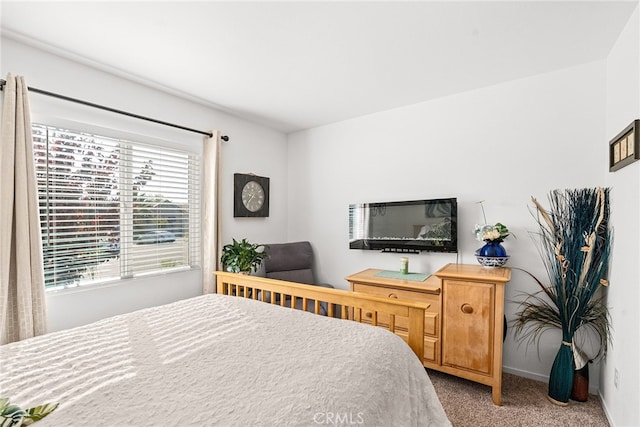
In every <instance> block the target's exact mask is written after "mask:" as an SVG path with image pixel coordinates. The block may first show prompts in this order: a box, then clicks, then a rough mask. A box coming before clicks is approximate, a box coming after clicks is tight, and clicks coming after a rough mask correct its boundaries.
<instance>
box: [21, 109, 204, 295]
mask: <svg viewBox="0 0 640 427" xmlns="http://www.w3.org/2000/svg"><path fill="white" fill-rule="evenodd" d="M32 126H45V127H53V128H58V129H65V130H69V131H71V132H74V133H82V134H88V135H92V136H95V137H98V138H100V137H103V138H108V139H115V140H120V142H125V141H126V142H128V143H131V144H132V145H134V146H144V147H147V148H151V149H159V150H163V149H166V150H170V151H173V152H179V153H180V154H183V155H185V156H188V158H189V159H195V161H196V166H195V168H196V170H195V172H194V173H195V174H192V173H190V174H188V176H190V179H192V180H194V182H195V183H196V184H195V190H194V185H189V186H188V188H187V192H186V195H187V198H188V206H189V213H188V215H187V218H188V233H189V236H196V238H195V240H196V241H197V243H195V244H193V245H191V244H190V243H187V244H186V245H187V259H186V261H187V262H186V264H185V265H181V266H177V267H175V266H174V267H169V268H161V269H155V270H152V271H138V272H133V273H132V272H131V271H130V270H128V269H127V265H126V264H127V263H129V262H130V261H131V260H130V259H129V258H127V257H128V255H127V254H126V253H122V252H121V253H120V255H119V256H118V257H117V259H118V260H119V261H118V262H119V274H118V276H117V277H115V276H114V277H109V278H103V279H97V280H82V281H80V282H75V283H67V284H53V285H48V286H46V285H45V290H46V291H47V292H51V291H62V290H73V289H87V288H95V287H99V286H104V285H111V286H112V285H114V284H120V283H122V284H124V283H126V282H128V281H135V280H136V279H143V278H149V277H153V276H163V275H167V274H176V273H182V272H185V271H199V270H201V268H202V254H203V251H202V247H201V239H202V227H201V221H198V220H199V219H201V214H202V200H201V192H200V189H201V181H202V146H201V144H194V143H193V142H192V141H189V138H186V137H185V135H184V132H175V131H174V130H171V129H168V132H166V133H167V134H168V136H169V137H171V138H172V140H167V139H162V138H158V137H156V136H150V135H146V134H142V133H136V132H129V131H122V130H117V129H111V128H107V127H104V126H100V125H96V124H90V123H84V122H81V121H75V120H68V119H62V118H60V117H53V116H46V115H37V114H36V115H34V119H33V120H32ZM156 133H157V130H156ZM191 140H193V138H191ZM189 164H190V163H189ZM188 167H189V168H191V166H188ZM129 190H131V187H129ZM194 198H195V200H194ZM123 202H126V201H122V200H121V201H120V203H121V205H122V203H123ZM194 208H195V209H194ZM128 209H129V210H132V209H133V207H132V206H129V207H128ZM122 212H123V208H122V206H121V207H120V216H119V221H118V223H119V227H120V231H121V232H122V231H123V230H124V229H123V218H122ZM130 214H131V215H132V213H131V212H130ZM125 221H126V219H125ZM130 226H131V227H133V221H132V220H131V222H130ZM129 231H131V232H132V230H129ZM120 237H121V238H122V235H121V236H120ZM43 243H44V241H43ZM192 251H194V252H195V253H194V252H192ZM43 252H44V247H43ZM123 264H124V265H123Z"/></svg>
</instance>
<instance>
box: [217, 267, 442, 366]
mask: <svg viewBox="0 0 640 427" xmlns="http://www.w3.org/2000/svg"><path fill="white" fill-rule="evenodd" d="M215 275H216V283H217V293H219V294H223V295H232V296H236V297H240V298H249V299H254V300H257V301H262V302H265V303H271V304H274V305H280V306H283V307H286V306H287V305H288V306H291V307H295V306H296V303H297V302H298V301H299V300H300V301H302V308H303V309H304V310H306V311H309V310H308V309H309V303H310V302H311V303H312V304H313V307H312V312H314V313H315V314H320V303H322V302H324V303H327V307H328V315H329V316H330V317H337V318H340V319H345V320H352V321H356V322H360V323H369V324H372V325H374V326H380V327H384V328H385V329H388V330H390V331H391V332H395V328H396V325H395V323H396V322H395V319H396V317H398V316H399V317H405V318H407V319H408V325H407V329H408V330H407V338H406V341H407V344H409V346H410V347H411V349H412V350H413V352H414V353H415V354H416V356H417V357H418V359H419V360H420V361H421V362H422V359H423V353H424V312H425V310H426V309H427V308H429V304H427V303H424V302H416V301H407V300H401V299H389V298H382V297H377V296H374V295H368V294H363V293H358V292H350V291H345V290H340V289H332V288H325V287H321V286H313V285H304V284H301V283H293V282H287V281H284V280H276V279H268V278H265V277H258V276H249V275H246V274H238V273H227V272H224V271H216V272H215ZM274 295H275V297H272V298H270V296H274ZM287 297H288V298H287ZM287 300H288V301H287ZM336 306H339V307H340V308H339V309H338V310H337V311H338V312H336ZM379 318H383V319H384V321H383V322H379V321H378V319H379ZM403 335H404V334H403ZM403 338H404V337H403Z"/></svg>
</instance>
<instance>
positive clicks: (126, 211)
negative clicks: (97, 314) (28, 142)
mask: <svg viewBox="0 0 640 427" xmlns="http://www.w3.org/2000/svg"><path fill="white" fill-rule="evenodd" d="M33 142H34V157H35V165H36V173H37V179H38V192H39V202H40V215H41V224H42V240H43V254H44V264H45V265H44V267H45V282H46V286H47V287H68V286H78V285H85V284H92V283H100V282H104V281H110V280H116V279H121V278H130V277H136V276H140V275H144V274H152V273H159V272H166V271H171V270H177V269H187V268H193V267H198V266H199V263H200V163H199V157H198V155H196V154H193V153H188V152H185V151H179V150H172V149H167V148H164V147H156V146H150V145H146V144H142V143H138V142H133V141H126V140H122V139H113V138H108V137H104V136H98V135H91V134H87V133H83V132H79V131H74V130H69V129H60V128H56V127H51V126H46V125H39V124H36V125H33Z"/></svg>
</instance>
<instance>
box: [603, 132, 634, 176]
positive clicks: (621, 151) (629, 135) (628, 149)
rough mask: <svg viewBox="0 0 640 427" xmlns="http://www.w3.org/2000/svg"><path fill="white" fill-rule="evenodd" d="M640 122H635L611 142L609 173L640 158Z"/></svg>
mask: <svg viewBox="0 0 640 427" xmlns="http://www.w3.org/2000/svg"><path fill="white" fill-rule="evenodd" d="M639 132H640V120H634V121H633V122H631V124H630V125H629V126H627V127H626V128H624V130H622V132H620V133H619V134H618V135H616V137H615V138H613V139H612V140H611V141H609V172H615V171H617V170H618V169H621V168H623V167H625V166H627V165H629V164H631V163H633V162H635V161H636V160H638V159H639V158H640V133H639Z"/></svg>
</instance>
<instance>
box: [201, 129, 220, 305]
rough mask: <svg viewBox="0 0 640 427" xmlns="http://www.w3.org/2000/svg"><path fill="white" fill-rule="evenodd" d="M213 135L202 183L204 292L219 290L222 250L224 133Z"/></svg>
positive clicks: (206, 146)
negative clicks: (220, 191) (220, 173)
mask: <svg viewBox="0 0 640 427" xmlns="http://www.w3.org/2000/svg"><path fill="white" fill-rule="evenodd" d="M211 133H212V134H213V136H212V137H211V138H206V139H205V141H204V150H203V156H202V157H203V161H202V168H203V170H204V172H203V178H202V179H203V183H202V205H203V209H202V233H203V236H202V257H203V262H202V293H204V294H210V293H214V292H215V291H216V280H215V277H214V275H213V272H214V271H216V270H217V269H218V258H219V255H218V254H219V253H220V239H219V235H220V234H219V232H218V230H219V227H220V221H219V216H218V168H219V161H218V157H219V152H220V132H219V131H211Z"/></svg>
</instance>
